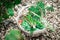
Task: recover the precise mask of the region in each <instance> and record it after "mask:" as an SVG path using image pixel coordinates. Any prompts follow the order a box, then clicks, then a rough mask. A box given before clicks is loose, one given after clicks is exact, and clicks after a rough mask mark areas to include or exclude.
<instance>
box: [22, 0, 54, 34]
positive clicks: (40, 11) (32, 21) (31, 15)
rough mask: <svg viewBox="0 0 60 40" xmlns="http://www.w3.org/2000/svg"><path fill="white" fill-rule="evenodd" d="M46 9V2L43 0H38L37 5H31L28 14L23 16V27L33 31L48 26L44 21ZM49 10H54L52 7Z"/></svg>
mask: <svg viewBox="0 0 60 40" xmlns="http://www.w3.org/2000/svg"><path fill="white" fill-rule="evenodd" d="M45 9H46V8H45V4H44V3H43V2H42V1H39V2H37V3H36V5H35V6H31V7H30V8H29V9H28V10H29V12H28V13H27V15H26V16H24V17H23V18H22V19H23V22H22V26H23V28H24V29H25V30H27V31H30V32H31V33H33V32H34V31H35V30H37V29H40V30H42V29H44V28H45V27H46V26H45V23H43V22H42V21H45V20H44V18H43V16H45V15H46V13H45ZM48 10H49V11H53V9H52V7H50V8H48Z"/></svg>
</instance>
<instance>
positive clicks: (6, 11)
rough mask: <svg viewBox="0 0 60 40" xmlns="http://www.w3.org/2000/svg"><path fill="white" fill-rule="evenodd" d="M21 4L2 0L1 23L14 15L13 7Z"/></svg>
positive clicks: (0, 2) (0, 6) (0, 9)
mask: <svg viewBox="0 0 60 40" xmlns="http://www.w3.org/2000/svg"><path fill="white" fill-rule="evenodd" d="M19 3H21V0H0V23H1V22H2V21H3V20H4V19H7V18H9V16H13V15H14V11H13V7H14V6H15V5H17V4H19Z"/></svg>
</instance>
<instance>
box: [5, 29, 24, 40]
mask: <svg viewBox="0 0 60 40" xmlns="http://www.w3.org/2000/svg"><path fill="white" fill-rule="evenodd" d="M5 40H24V37H23V36H22V34H21V32H20V31H19V30H15V29H11V30H10V31H9V33H7V34H6V36H5Z"/></svg>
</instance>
